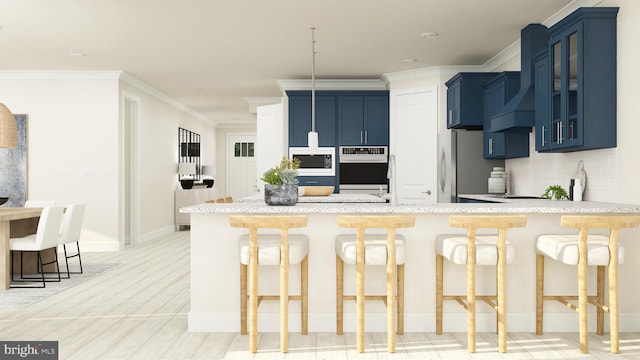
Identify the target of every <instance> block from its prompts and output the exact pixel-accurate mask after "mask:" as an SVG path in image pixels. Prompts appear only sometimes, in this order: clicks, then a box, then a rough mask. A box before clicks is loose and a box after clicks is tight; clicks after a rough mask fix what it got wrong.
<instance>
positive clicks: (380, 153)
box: [339, 146, 389, 195]
mask: <svg viewBox="0 0 640 360" xmlns="http://www.w3.org/2000/svg"><path fill="white" fill-rule="evenodd" d="M339 149H340V154H339V172H340V182H339V184H340V187H339V188H340V193H342V194H349V193H351V194H353V193H361V194H373V195H382V194H384V193H386V192H387V170H388V157H389V156H388V148H387V147H386V146H364V147H363V146H340V148H339Z"/></svg>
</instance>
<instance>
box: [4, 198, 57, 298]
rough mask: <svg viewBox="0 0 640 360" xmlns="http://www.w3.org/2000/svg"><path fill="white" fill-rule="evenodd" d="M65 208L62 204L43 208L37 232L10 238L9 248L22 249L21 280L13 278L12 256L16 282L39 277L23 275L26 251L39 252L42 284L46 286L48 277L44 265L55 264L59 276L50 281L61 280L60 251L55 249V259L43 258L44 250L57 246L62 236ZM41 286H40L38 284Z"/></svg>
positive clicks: (12, 249) (28, 280)
mask: <svg viewBox="0 0 640 360" xmlns="http://www.w3.org/2000/svg"><path fill="white" fill-rule="evenodd" d="M63 211H64V208H63V207H62V206H47V207H45V208H43V209H42V214H40V221H39V222H38V229H37V230H36V233H35V234H31V235H27V236H24V237H20V238H11V239H10V240H9V249H10V250H11V251H20V275H21V279H20V280H15V279H14V278H13V275H14V271H13V256H12V257H11V262H12V264H11V280H12V281H15V282H33V281H32V280H37V278H26V277H23V276H22V275H23V272H24V271H23V257H22V255H23V253H24V252H25V251H36V252H38V256H37V257H38V271H39V272H40V275H41V279H42V286H41V287H46V282H47V279H46V278H45V271H44V266H45V265H50V264H55V267H56V273H57V274H58V278H57V280H56V279H49V281H56V282H58V281H60V267H59V266H58V252H57V251H54V253H55V259H54V260H53V261H50V262H47V263H44V262H43V260H42V250H46V249H51V248H54V249H55V248H57V246H58V238H59V236H60V225H61V223H62V214H63ZM22 287H36V286H22ZM38 287H40V286H38Z"/></svg>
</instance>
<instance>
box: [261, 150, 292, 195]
mask: <svg viewBox="0 0 640 360" xmlns="http://www.w3.org/2000/svg"><path fill="white" fill-rule="evenodd" d="M299 167H300V161H299V160H298V159H296V158H294V159H293V160H290V159H287V158H286V157H283V158H282V160H280V164H278V165H277V166H276V167H273V168H271V169H269V170H267V171H266V172H265V173H264V174H263V175H262V178H261V179H260V180H262V181H264V182H265V185H264V202H265V203H266V204H267V205H295V204H297V203H298V170H297V169H298V168H299Z"/></svg>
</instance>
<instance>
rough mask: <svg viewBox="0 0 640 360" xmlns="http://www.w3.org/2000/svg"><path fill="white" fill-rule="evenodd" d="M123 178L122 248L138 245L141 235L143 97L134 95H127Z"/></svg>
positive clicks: (124, 99) (123, 107) (124, 113)
mask: <svg viewBox="0 0 640 360" xmlns="http://www.w3.org/2000/svg"><path fill="white" fill-rule="evenodd" d="M122 104H123V106H122V121H123V126H122V129H123V131H122V132H123V133H122V137H123V141H122V144H123V147H124V149H123V159H122V163H123V169H122V173H123V179H122V189H123V191H122V201H121V204H122V205H121V211H120V213H121V216H120V223H121V231H120V241H119V242H120V244H119V248H120V250H123V249H124V248H125V246H128V245H131V244H135V243H136V242H137V241H138V238H139V236H140V174H139V169H140V166H139V164H140V149H139V146H138V144H139V143H140V139H139V126H140V125H139V107H140V100H139V99H138V98H137V97H135V96H133V95H130V94H124V95H123V101H122Z"/></svg>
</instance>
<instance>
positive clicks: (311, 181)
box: [306, 181, 320, 184]
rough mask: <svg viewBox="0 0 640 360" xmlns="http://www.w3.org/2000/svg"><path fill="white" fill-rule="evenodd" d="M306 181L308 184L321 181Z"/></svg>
mask: <svg viewBox="0 0 640 360" xmlns="http://www.w3.org/2000/svg"><path fill="white" fill-rule="evenodd" d="M306 183H307V184H319V183H320V181H307V182H306Z"/></svg>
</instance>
